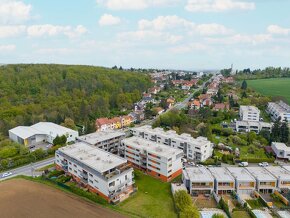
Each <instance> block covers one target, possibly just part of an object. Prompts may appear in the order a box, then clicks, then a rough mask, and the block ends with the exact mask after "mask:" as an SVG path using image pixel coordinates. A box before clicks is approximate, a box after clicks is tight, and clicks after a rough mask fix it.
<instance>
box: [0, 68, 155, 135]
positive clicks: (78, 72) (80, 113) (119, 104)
mask: <svg viewBox="0 0 290 218" xmlns="http://www.w3.org/2000/svg"><path fill="white" fill-rule="evenodd" d="M149 86H150V79H149V77H148V76H147V75H145V74H141V73H134V72H126V71H120V70H112V69H107V68H101V67H92V66H66V65H46V64H38V65H7V66H1V67H0V133H2V134H5V135H7V131H8V129H10V128H13V127H15V126H17V125H31V124H33V123H36V122H39V121H51V122H55V123H58V124H60V123H61V122H63V121H64V119H65V118H71V119H73V120H74V121H75V122H76V123H77V124H81V125H85V126H86V127H87V128H88V131H89V129H90V128H93V123H94V120H95V118H97V117H100V116H113V115H118V114H120V113H121V112H120V111H121V110H122V109H129V108H131V107H132V103H133V102H136V101H138V100H139V99H140V98H141V93H142V92H143V91H145V90H146V89H147V88H148V87H149Z"/></svg>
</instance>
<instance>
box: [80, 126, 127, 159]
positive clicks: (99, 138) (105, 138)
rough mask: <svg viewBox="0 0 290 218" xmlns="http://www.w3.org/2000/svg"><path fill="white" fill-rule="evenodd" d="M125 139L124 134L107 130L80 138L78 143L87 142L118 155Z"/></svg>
mask: <svg viewBox="0 0 290 218" xmlns="http://www.w3.org/2000/svg"><path fill="white" fill-rule="evenodd" d="M124 138H125V133H124V132H121V131H114V130H107V131H102V132H94V133H91V134H88V135H83V136H80V137H78V141H81V142H85V143H87V144H89V145H93V146H96V147H98V148H100V149H103V150H105V151H108V152H111V153H118V149H119V146H120V144H121V140H122V139H124Z"/></svg>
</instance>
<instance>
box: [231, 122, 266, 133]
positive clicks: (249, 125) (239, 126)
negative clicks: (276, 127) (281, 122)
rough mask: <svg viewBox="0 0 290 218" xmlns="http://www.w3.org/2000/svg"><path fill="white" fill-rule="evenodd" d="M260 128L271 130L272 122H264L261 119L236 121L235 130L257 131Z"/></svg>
mask: <svg viewBox="0 0 290 218" xmlns="http://www.w3.org/2000/svg"><path fill="white" fill-rule="evenodd" d="M261 130H267V131H271V130H272V123H266V122H262V121H236V131H237V132H251V131H253V132H256V133H259V132H260V131H261Z"/></svg>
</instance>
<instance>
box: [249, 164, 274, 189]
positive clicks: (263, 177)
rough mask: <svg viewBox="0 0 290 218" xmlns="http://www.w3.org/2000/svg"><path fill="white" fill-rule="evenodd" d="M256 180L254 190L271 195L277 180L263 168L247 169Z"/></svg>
mask: <svg viewBox="0 0 290 218" xmlns="http://www.w3.org/2000/svg"><path fill="white" fill-rule="evenodd" d="M246 169H247V170H248V171H249V172H250V173H251V175H252V176H253V177H254V178H255V179H256V190H257V191H259V192H262V193H273V192H274V190H275V189H276V184H277V179H276V178H275V176H273V175H272V174H271V173H270V172H269V171H268V170H266V169H265V168H264V167H247V168H246Z"/></svg>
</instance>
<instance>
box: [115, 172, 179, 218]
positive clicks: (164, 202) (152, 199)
mask: <svg viewBox="0 0 290 218" xmlns="http://www.w3.org/2000/svg"><path fill="white" fill-rule="evenodd" d="M135 181H136V184H137V186H138V191H137V193H136V194H135V195H134V196H132V197H130V198H129V199H127V200H125V201H124V202H122V203H120V204H119V205H118V206H117V207H118V209H120V210H122V211H124V212H128V213H133V214H138V215H139V216H140V217H166V218H170V217H177V214H176V212H175V209H174V204H173V198H172V195H171V190H170V183H164V182H161V181H159V180H157V179H154V178H152V177H150V176H147V175H144V174H143V173H141V172H140V171H137V170H135Z"/></svg>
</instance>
